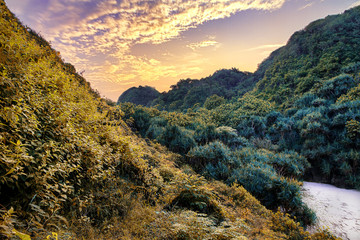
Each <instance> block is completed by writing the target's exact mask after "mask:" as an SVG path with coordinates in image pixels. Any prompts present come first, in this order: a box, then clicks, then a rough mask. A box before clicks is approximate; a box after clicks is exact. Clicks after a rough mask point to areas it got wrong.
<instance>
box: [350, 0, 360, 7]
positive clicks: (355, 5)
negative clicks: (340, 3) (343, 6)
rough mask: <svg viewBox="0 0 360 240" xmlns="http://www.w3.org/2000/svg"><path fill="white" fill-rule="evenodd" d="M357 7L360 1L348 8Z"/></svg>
mask: <svg viewBox="0 0 360 240" xmlns="http://www.w3.org/2000/svg"><path fill="white" fill-rule="evenodd" d="M357 6H360V1H357V2H355V3H353V4H351V5H350V7H349V8H353V7H357Z"/></svg>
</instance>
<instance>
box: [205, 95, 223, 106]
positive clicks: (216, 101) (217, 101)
mask: <svg viewBox="0 0 360 240" xmlns="http://www.w3.org/2000/svg"><path fill="white" fill-rule="evenodd" d="M224 103H225V99H224V98H223V97H219V96H218V95H216V94H214V95H212V96H211V97H208V98H207V99H206V101H205V103H204V107H205V108H206V109H208V110H211V109H214V108H217V107H218V106H220V105H221V104H224Z"/></svg>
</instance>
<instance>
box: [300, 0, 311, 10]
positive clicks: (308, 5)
mask: <svg viewBox="0 0 360 240" xmlns="http://www.w3.org/2000/svg"><path fill="white" fill-rule="evenodd" d="M312 5H314V2H311V3H308V4H306V5H305V6H302V7H301V8H299V9H298V11H302V10H304V9H306V8H308V7H311V6H312Z"/></svg>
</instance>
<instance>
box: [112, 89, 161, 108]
mask: <svg viewBox="0 0 360 240" xmlns="http://www.w3.org/2000/svg"><path fill="white" fill-rule="evenodd" d="M159 96H160V93H159V92H158V91H157V90H156V89H155V88H152V87H149V86H144V87H143V86H139V87H132V88H129V89H128V90H126V91H125V92H123V93H122V94H121V96H120V97H119V99H118V101H117V103H118V104H120V103H125V102H130V103H134V104H138V105H143V106H150V104H151V103H152V101H154V100H155V99H156V98H158V97H159Z"/></svg>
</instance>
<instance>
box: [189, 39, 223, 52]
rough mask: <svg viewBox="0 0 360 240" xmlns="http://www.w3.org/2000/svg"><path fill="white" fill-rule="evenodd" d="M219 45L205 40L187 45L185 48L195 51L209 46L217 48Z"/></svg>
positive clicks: (213, 41)
mask: <svg viewBox="0 0 360 240" xmlns="http://www.w3.org/2000/svg"><path fill="white" fill-rule="evenodd" d="M219 45H220V43H218V42H217V41H215V40H205V41H201V42H196V43H190V44H188V45H186V46H187V47H189V48H191V49H192V50H196V49H198V48H204V47H210V46H219Z"/></svg>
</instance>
